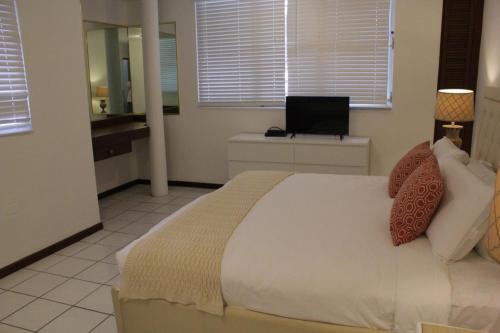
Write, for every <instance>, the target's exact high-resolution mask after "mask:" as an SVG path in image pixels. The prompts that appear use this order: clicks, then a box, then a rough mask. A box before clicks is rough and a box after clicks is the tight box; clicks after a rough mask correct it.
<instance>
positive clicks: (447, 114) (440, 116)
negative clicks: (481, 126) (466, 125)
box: [434, 89, 474, 148]
mask: <svg viewBox="0 0 500 333" xmlns="http://www.w3.org/2000/svg"><path fill="white" fill-rule="evenodd" d="M434 118H436V119H437V120H441V121H447V122H448V121H449V122H451V124H446V125H443V127H444V128H445V131H446V137H447V138H448V139H450V140H451V141H452V142H453V143H454V144H455V145H456V146H457V147H459V148H460V147H462V139H461V138H460V130H461V129H462V128H463V126H462V125H457V124H455V122H468V121H473V120H474V92H473V91H472V90H466V89H441V90H439V91H438V95H437V102H436V112H435V115H434Z"/></svg>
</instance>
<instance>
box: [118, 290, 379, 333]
mask: <svg viewBox="0 0 500 333" xmlns="http://www.w3.org/2000/svg"><path fill="white" fill-rule="evenodd" d="M118 291H119V290H118V288H117V287H113V288H112V297H113V305H114V309H115V318H116V324H117V328H118V332H120V333H306V332H307V333H388V332H386V331H379V330H372V329H367V328H356V327H348V326H339V325H333V324H326V323H319V322H313V321H305V320H297V319H289V318H284V317H279V316H274V315H269V314H263V313H259V312H254V311H250V310H246V309H242V308H238V307H233V306H228V307H226V308H225V314H224V316H222V317H219V316H214V315H211V314H208V313H205V312H201V311H198V310H197V309H196V308H194V307H193V306H185V305H181V304H174V303H169V302H167V301H164V300H127V301H125V300H122V299H120V297H119V293H118Z"/></svg>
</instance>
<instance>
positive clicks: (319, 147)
mask: <svg viewBox="0 0 500 333" xmlns="http://www.w3.org/2000/svg"><path fill="white" fill-rule="evenodd" d="M227 156H228V167H229V178H233V177H234V176H236V175H237V174H239V173H240V172H243V171H246V170H289V171H296V172H310V173H335V174H352V175H367V174H368V173H369V170H370V138H364V137H344V139H343V140H340V139H339V138H338V137H334V136H328V135H296V136H295V137H294V138H293V139H292V138H291V137H290V135H289V136H287V137H286V138H266V137H265V136H264V134H250V133H244V134H239V135H236V136H234V137H232V138H230V139H229V140H228V155H227Z"/></svg>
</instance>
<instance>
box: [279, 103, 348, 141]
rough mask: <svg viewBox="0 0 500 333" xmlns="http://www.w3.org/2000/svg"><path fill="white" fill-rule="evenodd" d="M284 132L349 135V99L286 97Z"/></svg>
mask: <svg viewBox="0 0 500 333" xmlns="http://www.w3.org/2000/svg"><path fill="white" fill-rule="evenodd" d="M286 131H287V133H292V134H330V135H340V136H344V135H349V97H319V96H287V97H286Z"/></svg>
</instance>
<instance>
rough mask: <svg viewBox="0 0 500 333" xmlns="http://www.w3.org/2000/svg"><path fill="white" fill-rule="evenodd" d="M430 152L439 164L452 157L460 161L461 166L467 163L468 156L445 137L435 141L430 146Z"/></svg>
mask: <svg viewBox="0 0 500 333" xmlns="http://www.w3.org/2000/svg"><path fill="white" fill-rule="evenodd" d="M432 152H433V153H434V156H436V158H437V160H438V161H439V162H440V161H441V160H442V159H444V158H447V157H452V158H454V159H457V160H459V161H461V162H462V163H463V164H467V163H469V154H467V152H466V151H463V150H461V149H460V148H458V147H457V146H455V144H454V143H453V142H451V140H450V139H448V138H447V137H443V138H441V139H439V140H438V141H436V142H435V143H434V145H433V146H432Z"/></svg>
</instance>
